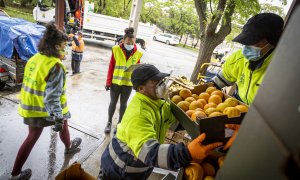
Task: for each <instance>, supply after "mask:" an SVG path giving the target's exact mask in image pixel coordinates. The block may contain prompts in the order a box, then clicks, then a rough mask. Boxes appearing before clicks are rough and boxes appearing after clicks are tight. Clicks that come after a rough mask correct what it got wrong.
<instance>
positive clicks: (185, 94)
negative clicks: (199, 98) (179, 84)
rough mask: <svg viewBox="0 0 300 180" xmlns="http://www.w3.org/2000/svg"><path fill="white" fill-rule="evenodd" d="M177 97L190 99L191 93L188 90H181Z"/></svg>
mask: <svg viewBox="0 0 300 180" xmlns="http://www.w3.org/2000/svg"><path fill="white" fill-rule="evenodd" d="M179 96H181V97H182V98H183V99H185V98H187V97H191V96H192V92H191V91H190V90H189V89H182V90H180V91H179Z"/></svg>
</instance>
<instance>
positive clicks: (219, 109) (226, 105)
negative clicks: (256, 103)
mask: <svg viewBox="0 0 300 180" xmlns="http://www.w3.org/2000/svg"><path fill="white" fill-rule="evenodd" d="M227 107H231V106H230V105H229V104H227V103H220V104H218V105H217V110H218V111H220V112H223V111H224V109H225V108H227Z"/></svg>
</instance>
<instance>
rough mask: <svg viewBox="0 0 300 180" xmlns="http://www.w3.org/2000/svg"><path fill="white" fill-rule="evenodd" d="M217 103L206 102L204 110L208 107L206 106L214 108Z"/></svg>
mask: <svg viewBox="0 0 300 180" xmlns="http://www.w3.org/2000/svg"><path fill="white" fill-rule="evenodd" d="M216 107H217V105H216V104H215V103H207V104H206V105H205V106H204V108H203V109H204V110H206V109H208V108H216Z"/></svg>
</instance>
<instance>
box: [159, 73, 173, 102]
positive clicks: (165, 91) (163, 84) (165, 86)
mask: <svg viewBox="0 0 300 180" xmlns="http://www.w3.org/2000/svg"><path fill="white" fill-rule="evenodd" d="M172 83H173V81H172V80H170V78H169V77H167V78H164V79H162V80H161V81H159V82H158V83H157V85H156V89H155V92H156V97H157V98H160V99H165V100H167V99H168V98H169V87H170V86H171V85H172Z"/></svg>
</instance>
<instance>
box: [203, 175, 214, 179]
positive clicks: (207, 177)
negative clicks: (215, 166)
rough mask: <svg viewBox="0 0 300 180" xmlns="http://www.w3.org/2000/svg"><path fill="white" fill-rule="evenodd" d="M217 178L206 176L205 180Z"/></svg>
mask: <svg viewBox="0 0 300 180" xmlns="http://www.w3.org/2000/svg"><path fill="white" fill-rule="evenodd" d="M214 179H215V178H214V177H212V176H205V178H204V179H203V180H214Z"/></svg>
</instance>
